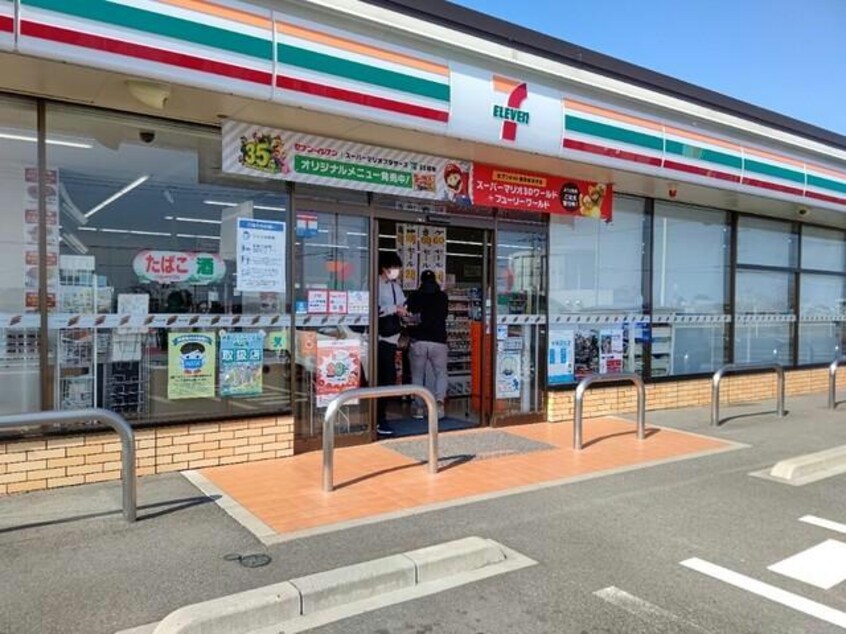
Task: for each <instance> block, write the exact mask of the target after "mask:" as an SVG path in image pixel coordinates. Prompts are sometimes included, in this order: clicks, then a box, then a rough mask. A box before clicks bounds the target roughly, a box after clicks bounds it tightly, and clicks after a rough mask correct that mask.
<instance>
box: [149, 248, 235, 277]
mask: <svg viewBox="0 0 846 634" xmlns="http://www.w3.org/2000/svg"><path fill="white" fill-rule="evenodd" d="M132 270H133V271H135V275H137V276H138V279H139V280H141V281H142V282H159V283H160V284H172V283H176V282H188V283H191V284H208V283H210V282H216V281H218V280H220V279H223V276H224V275H226V263H225V262H224V261H223V260H222V259H221V258H220V256H219V255H217V254H216V253H194V252H190V251H158V250H151V249H144V250H143V251H139V252H138V254H137V255H136V256H135V258H134V259H133V260H132Z"/></svg>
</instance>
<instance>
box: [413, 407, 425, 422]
mask: <svg viewBox="0 0 846 634" xmlns="http://www.w3.org/2000/svg"><path fill="white" fill-rule="evenodd" d="M411 417H412V418H414V419H416V420H423V419H424V418H426V409H425V408H424V407H420V406H419V405H415V406H414V407H413V408H412V409H411Z"/></svg>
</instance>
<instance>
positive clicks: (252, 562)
mask: <svg viewBox="0 0 846 634" xmlns="http://www.w3.org/2000/svg"><path fill="white" fill-rule="evenodd" d="M223 558H224V559H225V560H226V561H237V562H238V563H239V564H241V565H242V566H244V568H261V567H262V566H266V565H267V564H269V563H270V562H271V561H273V559H272V557H271V556H270V555H263V554H256V555H239V554H237V553H232V554H230V555H224V556H223Z"/></svg>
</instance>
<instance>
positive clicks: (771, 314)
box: [734, 270, 794, 365]
mask: <svg viewBox="0 0 846 634" xmlns="http://www.w3.org/2000/svg"><path fill="white" fill-rule="evenodd" d="M793 295H794V290H793V275H792V274H790V273H783V272H780V271H749V270H739V271H737V281H736V294H735V306H736V308H735V319H736V324H735V343H734V360H735V362H736V363H756V362H758V363H765V362H770V363H781V364H784V365H791V364H792V363H793V338H792V332H793V321H794V316H793V314H792V306H793Z"/></svg>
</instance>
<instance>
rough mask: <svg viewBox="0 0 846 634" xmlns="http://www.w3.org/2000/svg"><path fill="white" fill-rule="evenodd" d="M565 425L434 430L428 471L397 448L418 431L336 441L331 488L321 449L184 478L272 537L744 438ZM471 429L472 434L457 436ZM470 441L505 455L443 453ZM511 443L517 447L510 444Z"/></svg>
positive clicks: (647, 462)
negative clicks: (435, 460)
mask: <svg viewBox="0 0 846 634" xmlns="http://www.w3.org/2000/svg"><path fill="white" fill-rule="evenodd" d="M572 429H573V428H572V425H571V424H569V423H556V424H550V423H539V424H535V425H525V426H519V427H510V428H509V429H508V431H507V432H504V431H500V430H489V429H481V430H471V431H464V432H452V433H450V434H442V435H441V443H440V444H441V464H442V465H446V466H442V469H441V471H440V472H439V473H438V474H437V475H429V474H428V473H427V472H426V467H425V466H424V465H422V464H421V462H420V460H419V456H418V459H415V458H411V457H408V455H403V453H408V452H416V451H417V450H416V449H409V448H408V445H407V443H423V444H425V437H424V438H420V439H415V440H411V441H408V440H403V441H399V440H396V441H389V442H385V443H376V444H371V445H364V446H359V447H349V448H344V449H338V450H336V452H335V485H336V489H335V491H333V492H331V493H324V492H323V490H322V489H321V473H322V454H321V453H320V452H312V453H308V454H302V455H299V456H294V457H293V458H285V459H281V460H267V461H263V462H259V463H251V464H241V465H230V466H225V467H214V468H209V469H203V470H202V471H200V472H197V473H195V474H194V477H192V481H194V482H195V484H198V486H201V488H204V490H205V492H206V493H222V494H224V496H225V498H224V500H223V501H222V502H221V505H222V506H224V508H226V510H227V512H230V514H233V516H235V517H236V519H240V518H238V515H237V511H236V512H234V513H233V511H232V509H233V508H235V509H238V508H240V509H243V510H244V511H246V513H244V514H243V515H245V516H247V517H249V518H251V519H252V523H253V524H254V525H256V524H258V525H261V526H263V527H264V529H263V534H262V535H257V536H259V538H260V539H262V541H264V542H265V543H273V542H275V541H284V540H286V539H292V538H296V537H300V536H305V535H309V534H314V533H320V532H328V531H331V530H338V529H340V528H344V527H347V526H350V525H356V524H361V523H368V522H373V521H381V520H384V519H388V518H391V517H397V516H402V515H408V514H410V513H415V512H423V511H427V510H433V509H435V508H443V507H444V506H451V505H455V504H463V503H467V502H472V501H477V500H480V499H485V498H489V497H495V496H500V495H509V494H513V493H518V492H522V491H528V490H533V489H537V488H541V487H545V486H554V485H557V484H562V483H564V482H568V481H575V480H580V479H585V478H588V477H597V476H599V475H607V474H611V473H619V472H620V471H625V470H630V469H637V468H643V467H646V466H652V465H655V464H660V463H663V462H670V461H675V460H679V459H685V458H694V457H698V456H703V455H708V454H713V453H718V452H723V451H729V450H733V449H739V448H743V447H745V445H740V444H738V443H733V442H729V441H724V440H720V439H716V438H709V437H706V436H702V435H698V434H691V433H687V432H681V431H676V430H672V429H668V428H659V427H655V426H647V438H646V440H644V441H638V440H637V438H636V436H635V429H634V425H633V424H632V423H630V422H628V421H624V420H622V419H619V418H612V417H608V418H599V419H593V420H589V421H586V423H585V433H584V435H585V449H584V450H583V451H581V452H576V451H573V450H572V448H571V442H572ZM492 434H493V436H492ZM474 435H475V436H478V437H479V440H475V441H473V440H469V439H467V440H461V438H462V437H471V436H474ZM404 444H406V446H405V447H403V445H404ZM451 445H452V446H453V448H452V449H451V448H450V446H451ZM474 446H475V447H476V449H479V448H482V449H484V448H490V449H497V448H499V450H500V451H501V452H502V453H505V455H502V456H501V457H500V456H492V455H484V458H485V459H478V458H477V459H470V460H467V459H460V458H459V459H453V460H450V455H452V456H454V457H455V456H457V455H459V454H462V452H463V454H465V455H466V454H467V453H468V451H467V450H468V448H469V449H472V448H473V447H474ZM516 446H519V447H521V448H522V449H521V450H514V447H516ZM509 447H511V451H508V449H509ZM403 449H404V450H405V451H404V452H401V450H403ZM481 453H483V454H484V453H485V452H484V451H482V452H481ZM411 455H415V456H416V455H417V453H412V454H411ZM204 483H205V486H204ZM242 523H244V522H242ZM248 527H249V526H248ZM249 528H251V530H252V527H249ZM253 532H254V533H258V532H259V531H256V530H253ZM274 533H275V537H274V536H273V534H274Z"/></svg>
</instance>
